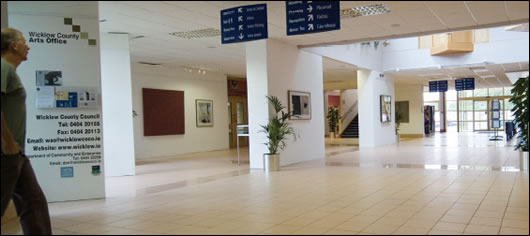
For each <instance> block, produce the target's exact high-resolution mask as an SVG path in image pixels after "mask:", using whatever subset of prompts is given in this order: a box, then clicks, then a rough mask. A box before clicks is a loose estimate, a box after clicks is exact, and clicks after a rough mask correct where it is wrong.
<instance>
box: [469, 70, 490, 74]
mask: <svg viewBox="0 0 530 236" xmlns="http://www.w3.org/2000/svg"><path fill="white" fill-rule="evenodd" d="M471 70H472V71H473V72H475V73H484V72H489V70H488V69H475V70H474V69H471Z"/></svg>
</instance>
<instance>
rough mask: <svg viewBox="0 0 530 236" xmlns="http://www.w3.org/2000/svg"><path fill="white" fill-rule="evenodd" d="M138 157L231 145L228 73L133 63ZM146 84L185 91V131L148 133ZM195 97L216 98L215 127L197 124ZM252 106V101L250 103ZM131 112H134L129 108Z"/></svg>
mask: <svg viewBox="0 0 530 236" xmlns="http://www.w3.org/2000/svg"><path fill="white" fill-rule="evenodd" d="M131 69H132V78H133V85H132V90H133V92H132V94H133V109H134V110H135V111H136V112H137V113H138V115H139V116H137V117H135V118H134V119H133V120H134V143H135V147H136V150H135V151H136V158H138V159H142V158H151V157H162V156H172V155H177V154H183V153H192V152H207V151H214V150H223V149H228V148H229V143H228V142H229V140H228V108H227V103H228V91H227V82H226V81H227V79H226V75H223V74H219V73H213V72H208V73H206V74H205V75H199V74H197V73H196V72H195V73H189V72H185V71H184V69H183V68H179V67H177V68H166V67H163V66H149V65H143V64H138V63H133V64H131ZM142 88H154V89H165V90H179V91H184V110H185V134H183V135H164V136H149V137H145V136H144V129H143V105H142ZM195 99H207V100H213V117H214V126H213V127H201V128H198V127H196V113H195ZM249 106H250V104H249ZM128 114H131V112H130V111H129V112H128Z"/></svg>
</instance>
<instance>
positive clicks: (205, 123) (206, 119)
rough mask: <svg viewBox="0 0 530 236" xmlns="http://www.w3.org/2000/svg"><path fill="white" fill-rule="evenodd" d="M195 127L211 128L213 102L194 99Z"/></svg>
mask: <svg viewBox="0 0 530 236" xmlns="http://www.w3.org/2000/svg"><path fill="white" fill-rule="evenodd" d="M195 106H196V112H197V127H211V126H213V100H204V99H196V100H195Z"/></svg>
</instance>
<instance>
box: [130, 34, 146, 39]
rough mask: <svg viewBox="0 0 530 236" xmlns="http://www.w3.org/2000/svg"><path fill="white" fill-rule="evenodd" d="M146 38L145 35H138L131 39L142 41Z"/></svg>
mask: <svg viewBox="0 0 530 236" xmlns="http://www.w3.org/2000/svg"><path fill="white" fill-rule="evenodd" d="M144 37H145V36H143V35H138V36H134V37H131V39H141V38H144Z"/></svg>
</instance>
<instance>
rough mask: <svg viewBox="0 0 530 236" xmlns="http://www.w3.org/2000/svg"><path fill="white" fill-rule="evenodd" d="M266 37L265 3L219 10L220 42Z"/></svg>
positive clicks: (236, 41) (237, 41) (235, 41)
mask: <svg viewBox="0 0 530 236" xmlns="http://www.w3.org/2000/svg"><path fill="white" fill-rule="evenodd" d="M267 37H268V33H267V4H257V5H249V6H239V7H234V8H229V9H225V10H222V11H221V43H222V44H225V43H239V42H245V41H252V40H258V39H266V38H267Z"/></svg>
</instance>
